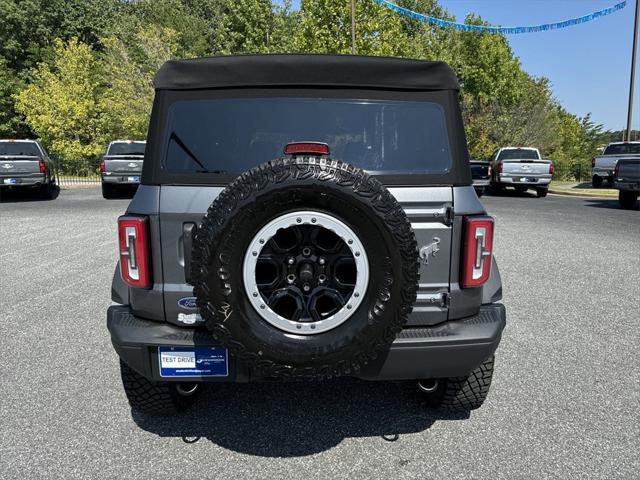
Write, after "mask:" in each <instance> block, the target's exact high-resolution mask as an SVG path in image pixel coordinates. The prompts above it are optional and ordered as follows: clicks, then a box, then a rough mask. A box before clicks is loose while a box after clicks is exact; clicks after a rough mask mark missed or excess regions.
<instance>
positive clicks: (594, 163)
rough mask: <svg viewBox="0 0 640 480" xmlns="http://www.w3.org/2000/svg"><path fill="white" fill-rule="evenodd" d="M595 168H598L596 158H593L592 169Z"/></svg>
mask: <svg viewBox="0 0 640 480" xmlns="http://www.w3.org/2000/svg"><path fill="white" fill-rule="evenodd" d="M595 166H596V157H593V158H592V159H591V168H593V167H595Z"/></svg>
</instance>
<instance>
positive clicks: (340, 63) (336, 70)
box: [154, 55, 460, 90]
mask: <svg viewBox="0 0 640 480" xmlns="http://www.w3.org/2000/svg"><path fill="white" fill-rule="evenodd" d="M154 85H155V88H156V90H196V89H207V88H233V87H306V86H308V87H347V88H354V87H360V88H380V89H398V90H458V89H459V88H460V87H459V84H458V79H457V78H456V76H455V73H453V70H452V69H451V67H449V66H448V65H447V64H446V63H444V62H425V61H421V60H406V59H400V58H389V57H366V56H356V55H237V56H224V57H208V58H196V59H191V60H169V61H168V62H166V63H165V64H164V65H163V66H162V67H160V70H158V73H157V74H156V76H155V79H154Z"/></svg>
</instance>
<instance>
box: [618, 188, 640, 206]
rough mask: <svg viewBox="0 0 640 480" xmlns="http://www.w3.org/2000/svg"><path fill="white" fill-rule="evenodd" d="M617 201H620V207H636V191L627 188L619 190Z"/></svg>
mask: <svg viewBox="0 0 640 480" xmlns="http://www.w3.org/2000/svg"><path fill="white" fill-rule="evenodd" d="M618 202H619V203H620V208H622V209H624V210H633V209H635V208H636V203H637V202H638V193H637V192H632V191H629V190H620V191H619V192H618Z"/></svg>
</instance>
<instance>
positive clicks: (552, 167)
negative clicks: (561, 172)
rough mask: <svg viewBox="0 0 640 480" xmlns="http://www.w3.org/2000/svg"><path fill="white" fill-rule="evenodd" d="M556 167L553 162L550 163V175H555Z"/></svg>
mask: <svg viewBox="0 0 640 480" xmlns="http://www.w3.org/2000/svg"><path fill="white" fill-rule="evenodd" d="M554 168H555V167H554V166H553V163H550V164H549V175H553V171H554Z"/></svg>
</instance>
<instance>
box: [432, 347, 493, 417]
mask: <svg viewBox="0 0 640 480" xmlns="http://www.w3.org/2000/svg"><path fill="white" fill-rule="evenodd" d="M493 366H494V356H493V355H491V356H490V357H489V358H487V359H486V360H485V361H484V362H482V364H481V365H480V366H479V367H478V368H476V369H475V370H474V371H473V372H471V373H470V374H469V375H468V376H466V377H452V378H444V379H440V381H439V383H438V388H437V389H436V391H435V392H433V393H430V394H428V395H427V405H428V406H429V407H432V408H437V409H440V410H445V411H470V410H475V409H476V408H480V407H481V406H482V404H483V403H484V401H485V400H486V398H487V395H488V393H489V387H490V386H491V378H492V377H493Z"/></svg>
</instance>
